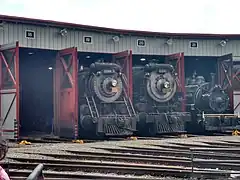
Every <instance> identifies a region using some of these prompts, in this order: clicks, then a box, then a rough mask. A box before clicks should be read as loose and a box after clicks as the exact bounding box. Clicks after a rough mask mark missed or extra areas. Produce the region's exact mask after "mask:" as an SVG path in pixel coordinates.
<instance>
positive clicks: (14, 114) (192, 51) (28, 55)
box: [0, 15, 240, 139]
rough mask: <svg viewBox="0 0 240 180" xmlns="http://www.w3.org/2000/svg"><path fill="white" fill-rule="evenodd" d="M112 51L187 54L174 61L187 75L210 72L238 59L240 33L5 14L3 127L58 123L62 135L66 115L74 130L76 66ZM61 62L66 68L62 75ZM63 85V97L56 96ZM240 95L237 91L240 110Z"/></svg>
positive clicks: (20, 131) (0, 32)
mask: <svg viewBox="0 0 240 180" xmlns="http://www.w3.org/2000/svg"><path fill="white" fill-rule="evenodd" d="M114 56H122V57H123V58H125V59H126V60H130V61H129V62H131V63H129V64H128V68H131V66H132V65H137V64H140V63H145V62H148V61H151V60H153V59H158V60H160V61H161V60H162V59H165V58H166V57H170V58H173V59H176V62H178V60H180V59H183V58H184V64H183V61H181V62H180V61H179V62H180V63H177V65H178V66H179V68H178V69H179V71H181V72H179V73H184V78H185V77H188V76H191V74H192V73H193V72H194V71H196V72H197V73H198V74H202V75H204V76H206V78H210V77H209V76H210V72H212V71H214V72H215V71H217V70H216V68H215V67H216V64H219V63H222V64H224V63H223V61H224V62H226V63H227V62H228V60H229V59H233V61H236V62H237V60H238V59H239V58H238V57H240V35H230V34H229V35H228V34H221V35H220V34H218V35H213V34H178V33H175V34H173V33H172V34H171V33H159V32H145V31H133V30H120V29H111V28H104V27H93V26H86V25H80V24H73V23H63V22H55V21H47V20H40V19H30V18H22V17H12V16H4V15H0V60H1V63H0V65H1V66H0V74H1V77H2V78H1V89H0V102H1V111H0V116H1V119H2V121H3V124H4V125H3V132H4V134H5V135H6V136H8V138H9V139H13V138H19V136H25V135H29V134H31V133H34V134H36V132H41V133H46V132H47V133H51V132H52V129H53V128H54V133H55V134H56V135H61V131H60V129H61V128H62V126H64V125H65V124H64V123H61V122H62V121H68V123H69V124H71V127H72V128H74V129H75V130H74V131H75V136H77V134H78V132H77V118H78V115H77V111H78V110H77V109H78V107H77V93H76V92H77V90H76V88H77V87H76V86H75V85H74V83H73V82H75V78H76V76H77V70H78V68H79V67H81V66H84V65H86V64H89V63H91V62H93V61H96V60H98V59H101V58H103V59H111V58H114ZM60 66H61V68H63V69H64V70H65V73H64V74H57V71H56V69H57V68H60ZM184 67H185V72H184V71H183V69H184ZM225 67H226V66H225ZM226 68H227V67H226ZM218 70H219V69H218ZM129 73H130V69H129ZM65 75H66V77H67V78H66V79H65ZM225 76H226V77H228V74H226V75H225ZM235 77H236V79H237V78H238V77H237V76H235ZM64 80H65V81H67V82H65V86H64V87H60V86H56V83H57V81H64ZM181 82H182V83H184V79H181ZM235 85H236V84H235ZM129 88H131V87H129ZM235 90H237V89H236V88H235ZM59 91H60V92H61V98H60V97H59V96H56V92H59ZM238 96H239V95H238V94H237V91H236V93H235V96H234V98H233V101H234V103H233V104H234V109H235V110H236V111H238V110H239V108H238V104H239V103H238V101H239V99H240V98H239V97H238Z"/></svg>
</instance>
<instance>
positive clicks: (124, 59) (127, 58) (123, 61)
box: [112, 49, 133, 100]
mask: <svg viewBox="0 0 240 180" xmlns="http://www.w3.org/2000/svg"><path fill="white" fill-rule="evenodd" d="M112 60H113V62H115V63H118V61H119V63H120V65H121V67H123V72H124V73H125V74H126V76H127V81H128V82H127V83H128V85H127V86H128V87H127V88H126V89H127V94H128V96H129V97H130V99H131V100H132V98H133V89H132V50H131V49H130V50H126V51H122V52H118V53H115V54H113V56H112Z"/></svg>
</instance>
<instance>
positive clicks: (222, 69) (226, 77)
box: [217, 54, 234, 110]
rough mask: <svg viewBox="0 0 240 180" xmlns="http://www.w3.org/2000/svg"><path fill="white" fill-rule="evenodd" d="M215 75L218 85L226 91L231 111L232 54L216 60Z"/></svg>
mask: <svg viewBox="0 0 240 180" xmlns="http://www.w3.org/2000/svg"><path fill="white" fill-rule="evenodd" d="M217 73H218V84H219V85H221V87H222V88H223V89H224V90H226V91H228V94H229V97H230V108H231V109H232V110H233V109H234V107H233V89H232V78H233V57H232V54H227V55H223V56H221V57H219V58H218V59H217Z"/></svg>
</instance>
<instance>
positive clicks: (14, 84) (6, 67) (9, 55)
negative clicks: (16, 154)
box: [0, 42, 19, 139]
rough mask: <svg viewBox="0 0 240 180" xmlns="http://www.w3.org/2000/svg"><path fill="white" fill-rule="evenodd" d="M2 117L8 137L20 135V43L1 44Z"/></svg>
mask: <svg viewBox="0 0 240 180" xmlns="http://www.w3.org/2000/svg"><path fill="white" fill-rule="evenodd" d="M0 107H1V110H0V117H1V123H2V130H3V134H4V136H5V137H6V138H7V139H16V138H18V137H19V134H18V132H19V44H18V42H16V43H14V44H7V45H1V46H0Z"/></svg>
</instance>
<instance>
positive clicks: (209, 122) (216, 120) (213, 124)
mask: <svg viewBox="0 0 240 180" xmlns="http://www.w3.org/2000/svg"><path fill="white" fill-rule="evenodd" d="M215 79H216V78H215V74H214V73H211V81H210V82H206V80H205V78H204V77H203V76H197V73H196V72H194V73H193V75H192V77H189V78H187V79H186V86H185V89H186V100H187V110H188V111H189V112H191V116H192V121H191V125H189V127H190V128H189V129H192V130H194V131H195V132H205V131H221V130H222V128H223V127H226V126H231V124H232V118H229V117H227V116H225V115H226V113H228V112H229V111H230V106H229V105H230V97H229V94H228V92H227V90H226V89H223V87H221V85H219V84H216V82H215ZM224 114H225V115H224ZM193 126H194V128H193ZM188 131H190V132H191V130H188Z"/></svg>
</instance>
